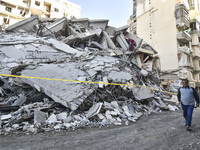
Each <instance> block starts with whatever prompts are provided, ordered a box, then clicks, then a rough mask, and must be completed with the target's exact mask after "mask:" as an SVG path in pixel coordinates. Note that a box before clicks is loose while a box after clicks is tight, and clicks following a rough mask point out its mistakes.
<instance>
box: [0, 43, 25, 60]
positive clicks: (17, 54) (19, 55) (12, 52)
mask: <svg viewBox="0 0 200 150" xmlns="http://www.w3.org/2000/svg"><path fill="white" fill-rule="evenodd" d="M0 51H2V52H3V53H4V54H5V55H6V56H7V57H9V58H14V59H25V55H26V53H25V52H23V51H22V50H20V49H17V48H16V47H15V46H3V47H0Z"/></svg>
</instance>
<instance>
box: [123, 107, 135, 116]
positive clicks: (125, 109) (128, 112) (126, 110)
mask: <svg viewBox="0 0 200 150" xmlns="http://www.w3.org/2000/svg"><path fill="white" fill-rule="evenodd" d="M122 109H123V110H124V113H125V114H126V115H127V116H128V117H131V116H133V115H132V114H131V113H130V111H129V109H128V106H122Z"/></svg>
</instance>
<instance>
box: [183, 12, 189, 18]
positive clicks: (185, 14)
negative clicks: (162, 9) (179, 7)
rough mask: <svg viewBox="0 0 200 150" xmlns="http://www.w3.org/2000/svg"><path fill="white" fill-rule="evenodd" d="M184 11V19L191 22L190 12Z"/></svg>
mask: <svg viewBox="0 0 200 150" xmlns="http://www.w3.org/2000/svg"><path fill="white" fill-rule="evenodd" d="M183 11H184V17H185V18H186V19H187V20H189V15H188V12H187V11H186V10H183Z"/></svg>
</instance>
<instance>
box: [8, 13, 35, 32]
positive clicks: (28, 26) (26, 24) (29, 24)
mask: <svg viewBox="0 0 200 150" xmlns="http://www.w3.org/2000/svg"><path fill="white" fill-rule="evenodd" d="M38 21H39V18H38V16H37V15H33V16H31V17H29V18H27V19H24V20H22V21H19V22H17V23H15V24H13V25H11V26H8V27H7V28H6V31H14V32H19V30H20V29H22V30H25V31H30V32H31V31H35V29H34V26H35V25H36V24H38Z"/></svg>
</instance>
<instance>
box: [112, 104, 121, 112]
mask: <svg viewBox="0 0 200 150" xmlns="http://www.w3.org/2000/svg"><path fill="white" fill-rule="evenodd" d="M111 105H112V106H113V107H114V108H116V109H117V110H118V111H119V112H120V113H122V112H123V111H122V109H121V108H120V107H119V105H118V103H117V101H112V102H111Z"/></svg>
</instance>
